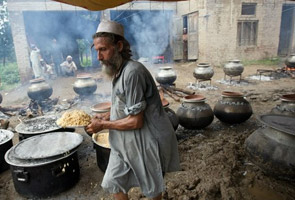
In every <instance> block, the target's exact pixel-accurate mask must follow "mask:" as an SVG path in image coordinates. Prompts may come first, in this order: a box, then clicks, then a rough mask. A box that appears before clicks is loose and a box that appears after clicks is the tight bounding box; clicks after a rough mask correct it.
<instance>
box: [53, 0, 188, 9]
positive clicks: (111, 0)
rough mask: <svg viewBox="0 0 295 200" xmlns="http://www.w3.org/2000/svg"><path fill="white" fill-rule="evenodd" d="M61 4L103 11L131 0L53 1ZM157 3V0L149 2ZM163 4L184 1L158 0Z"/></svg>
mask: <svg viewBox="0 0 295 200" xmlns="http://www.w3.org/2000/svg"><path fill="white" fill-rule="evenodd" d="M53 1H58V2H61V3H66V4H70V5H73V6H79V7H82V8H85V9H87V10H105V9H108V8H113V7H117V6H120V5H123V4H125V3H128V2H132V0H53ZM150 1H157V0H150ZM159 1H163V2H168V1H170V2H172V1H184V0H159Z"/></svg>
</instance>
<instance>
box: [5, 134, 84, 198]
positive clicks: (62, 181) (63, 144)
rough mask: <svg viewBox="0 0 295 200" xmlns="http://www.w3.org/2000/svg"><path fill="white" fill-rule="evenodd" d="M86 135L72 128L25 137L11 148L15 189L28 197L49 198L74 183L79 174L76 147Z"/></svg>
mask: <svg viewBox="0 0 295 200" xmlns="http://www.w3.org/2000/svg"><path fill="white" fill-rule="evenodd" d="M82 141H83V137H82V136H81V135H80V134H77V133H72V132H53V133H48V134H43V135H37V136H34V137H30V138H28V139H25V140H23V141H21V142H20V143H18V144H17V145H15V146H14V147H12V148H10V149H9V150H8V151H7V153H6V154H5V160H6V162H7V163H8V164H10V166H11V167H10V170H11V173H12V179H13V183H14V187H15V190H16V191H17V192H18V193H19V194H20V195H22V196H25V197H27V198H34V199H35V198H48V197H50V196H52V195H55V194H58V193H60V192H62V191H65V190H67V189H69V188H71V187H72V186H74V185H75V184H76V183H77V182H78V180H79V176H80V169H79V162H78V156H77V148H78V147H79V145H80V144H81V143H82Z"/></svg>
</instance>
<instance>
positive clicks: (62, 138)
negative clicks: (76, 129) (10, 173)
mask: <svg viewBox="0 0 295 200" xmlns="http://www.w3.org/2000/svg"><path fill="white" fill-rule="evenodd" d="M82 141H83V137H82V136H81V135H80V134H78V133H72V132H53V133H47V134H42V135H37V136H34V137H30V138H27V139H25V140H22V141H21V142H20V143H18V144H17V145H16V146H15V148H14V152H13V153H14V156H15V157H16V158H19V159H33V160H35V159H44V158H51V157H56V156H64V155H66V154H68V153H69V152H70V151H71V150H73V149H75V148H77V147H78V146H79V145H80V144H81V143H82Z"/></svg>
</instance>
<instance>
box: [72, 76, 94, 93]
mask: <svg viewBox="0 0 295 200" xmlns="http://www.w3.org/2000/svg"><path fill="white" fill-rule="evenodd" d="M73 89H74V91H75V92H76V93H77V94H78V95H80V96H85V95H90V94H93V93H94V92H95V91H96V89H97V85H96V82H95V80H94V79H92V76H91V75H90V74H78V75H77V80H76V81H75V83H74V85H73Z"/></svg>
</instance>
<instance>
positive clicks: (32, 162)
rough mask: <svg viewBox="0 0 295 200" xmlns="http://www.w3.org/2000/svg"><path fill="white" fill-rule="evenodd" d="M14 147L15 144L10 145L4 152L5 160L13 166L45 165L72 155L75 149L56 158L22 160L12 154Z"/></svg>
mask: <svg viewBox="0 0 295 200" xmlns="http://www.w3.org/2000/svg"><path fill="white" fill-rule="evenodd" d="M14 148H15V146H13V147H11V148H10V149H9V150H8V151H7V152H6V153H5V157H4V158H5V161H6V162H7V163H8V164H9V165H13V166H18V167H38V166H43V165H47V164H50V163H54V162H56V161H59V160H62V159H65V158H67V157H69V156H72V155H73V154H74V153H75V152H76V151H77V149H75V150H74V151H72V152H70V153H69V154H67V155H65V156H63V157H58V158H47V159H38V160H24V159H18V158H16V157H15V154H14Z"/></svg>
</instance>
